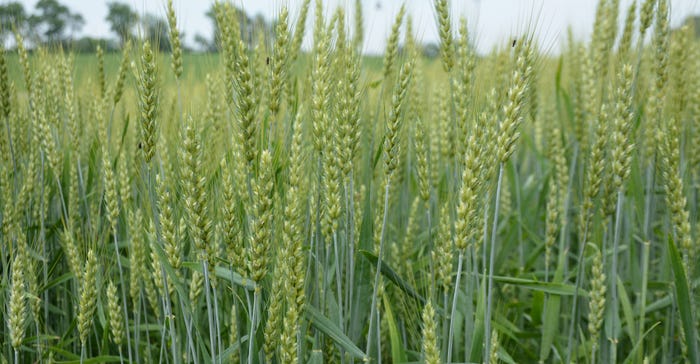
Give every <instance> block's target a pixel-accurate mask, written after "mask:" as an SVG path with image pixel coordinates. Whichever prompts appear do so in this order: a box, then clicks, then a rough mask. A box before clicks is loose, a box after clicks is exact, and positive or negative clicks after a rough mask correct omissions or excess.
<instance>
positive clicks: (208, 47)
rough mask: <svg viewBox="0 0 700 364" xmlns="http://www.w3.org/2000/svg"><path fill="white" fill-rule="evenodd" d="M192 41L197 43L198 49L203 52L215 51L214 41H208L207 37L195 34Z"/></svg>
mask: <svg viewBox="0 0 700 364" xmlns="http://www.w3.org/2000/svg"><path fill="white" fill-rule="evenodd" d="M194 42H195V43H196V44H197V46H198V47H199V49H200V50H202V51H204V52H216V50H217V48H216V42H214V41H210V40H209V39H207V37H205V36H203V35H201V34H196V35H195V36H194Z"/></svg>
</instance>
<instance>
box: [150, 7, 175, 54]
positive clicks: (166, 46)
mask: <svg viewBox="0 0 700 364" xmlns="http://www.w3.org/2000/svg"><path fill="white" fill-rule="evenodd" d="M141 27H142V31H143V34H142V36H143V38H144V39H147V40H149V41H150V42H151V44H153V45H154V46H155V45H157V46H158V49H159V50H160V51H161V52H170V38H169V37H168V22H167V21H165V20H164V19H163V18H161V17H158V16H156V15H153V14H146V15H145V16H144V17H143V18H142V19H141ZM180 38H181V39H182V38H184V34H183V33H180Z"/></svg>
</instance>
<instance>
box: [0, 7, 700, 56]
mask: <svg viewBox="0 0 700 364" xmlns="http://www.w3.org/2000/svg"><path fill="white" fill-rule="evenodd" d="M6 1H7V0H0V2H6ZM59 1H60V2H61V3H63V4H66V5H68V6H69V7H70V8H71V9H72V11H74V12H75V11H77V12H79V13H80V14H82V15H83V18H84V19H85V26H84V27H83V30H82V35H90V36H92V37H114V35H113V34H111V33H110V31H109V24H107V23H106V22H105V16H106V15H107V3H108V2H109V1H108V0H59ZM118 1H119V0H118ZM120 1H122V2H124V3H128V4H130V5H131V6H132V7H133V8H134V9H135V10H137V11H138V12H139V13H141V14H143V13H146V12H149V13H154V14H157V15H160V16H164V14H165V11H164V4H165V1H164V0H120ZM638 1H639V0H638ZM21 2H22V3H23V4H24V6H25V8H26V9H27V10H28V11H30V9H33V7H34V4H35V3H36V2H37V0H21ZM405 2H406V3H407V7H408V10H409V13H410V14H411V16H412V17H413V22H414V28H415V29H416V33H417V36H418V38H419V39H421V40H422V41H423V42H435V41H436V40H437V28H436V25H435V12H434V10H433V1H432V0H407V1H405ZM597 2H598V1H596V0H480V1H479V0H452V1H450V3H451V7H452V12H451V14H453V20H454V21H455V23H456V22H457V18H458V16H465V17H466V19H467V21H468V24H469V30H470V32H472V34H474V35H475V39H476V42H477V47H478V49H479V50H480V51H481V52H485V51H488V50H490V49H491V48H493V47H494V46H495V45H498V44H500V43H499V42H503V43H507V42H508V40H509V38H511V36H512V35H514V34H519V33H521V32H522V31H523V30H524V29H526V28H528V27H532V26H536V27H537V31H536V34H537V37H538V39H539V41H540V43H541V45H542V47H543V48H544V49H548V50H550V51H552V52H557V51H558V50H559V47H560V46H561V44H562V43H563V42H565V41H566V33H567V27H568V26H571V27H572V29H573V31H574V34H575V35H576V36H577V37H578V38H581V37H588V36H589V35H590V32H591V30H592V24H593V21H594V17H595V8H596V3H597ZM174 3H175V8H176V11H177V13H178V14H177V15H178V22H179V25H180V28H181V30H183V31H184V32H185V33H186V40H185V42H187V44H190V45H193V44H194V42H193V39H194V36H195V34H198V33H199V34H202V35H205V36H206V37H209V36H210V34H211V31H212V29H211V24H210V22H209V20H208V18H206V17H205V16H204V13H205V12H206V11H207V10H208V9H209V8H210V7H211V5H212V4H213V0H174ZM234 3H235V4H237V5H238V6H239V7H242V8H244V9H245V10H246V11H247V12H248V14H250V15H256V14H262V15H263V16H265V18H268V19H270V18H273V17H275V15H276V14H277V13H278V12H279V9H280V7H281V6H282V5H283V4H286V5H287V6H288V8H289V10H290V16H291V17H292V19H293V20H294V19H296V17H297V14H298V12H299V8H300V6H301V3H302V0H234ZM312 3H313V1H312ZM354 3H355V1H354V0H324V5H325V10H326V12H327V13H329V11H328V9H335V7H336V6H338V5H342V6H343V7H344V8H346V9H347V11H346V14H348V15H349V16H352V14H353V11H352V8H353V6H354ZM401 3H402V1H399V0H362V4H363V6H364V18H365V46H364V48H365V49H364V51H365V52H367V53H381V52H382V50H383V48H384V42H385V39H386V38H387V36H388V33H389V30H390V28H391V23H392V22H393V19H394V16H395V14H396V12H397V11H398V9H399V7H400V4H401ZM620 3H621V11H620V22H623V21H624V16H625V12H626V9H627V7H628V6H629V5H630V4H631V3H632V0H621V1H620ZM311 8H312V9H311V10H310V12H309V19H308V21H309V22H308V25H307V29H310V27H311V26H312V20H313V5H312V6H311ZM698 13H700V0H671V18H672V19H671V21H672V25H673V26H677V25H678V24H680V23H681V22H682V21H683V19H685V18H686V17H687V16H689V15H692V14H698ZM349 24H354V23H353V22H352V20H351V19H350V20H349ZM310 42H311V39H310V31H308V32H307V38H306V41H305V44H307V45H308V44H310Z"/></svg>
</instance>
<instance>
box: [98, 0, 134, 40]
mask: <svg viewBox="0 0 700 364" xmlns="http://www.w3.org/2000/svg"><path fill="white" fill-rule="evenodd" d="M107 8H108V11H107V17H106V18H105V20H106V21H107V22H108V23H109V24H110V26H109V28H110V29H111V30H112V32H114V33H115V34H116V35H117V37H118V38H119V44H122V45H123V44H124V43H125V42H126V41H127V40H128V39H129V38H131V37H132V35H133V34H132V31H133V29H134V26H135V25H136V23H138V21H139V15H138V14H137V13H136V12H135V11H134V10H132V9H131V7H130V6H129V5H128V4H125V3H120V2H116V1H112V2H109V3H107Z"/></svg>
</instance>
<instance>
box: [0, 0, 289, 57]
mask: <svg viewBox="0 0 700 364" xmlns="http://www.w3.org/2000/svg"><path fill="white" fill-rule="evenodd" d="M236 10H237V14H238V16H239V24H240V26H241V34H253V30H254V29H255V30H256V33H258V32H257V30H260V29H262V30H263V32H262V34H270V35H271V34H273V32H272V30H273V29H274V26H275V23H274V21H271V22H268V21H266V20H265V18H264V17H263V16H262V15H256V16H254V17H251V16H249V15H248V14H246V12H245V11H244V10H242V9H236ZM206 16H207V18H208V19H209V20H210V21H211V23H212V26H213V30H214V31H213V33H212V34H210V35H204V34H196V35H195V37H194V46H195V48H196V49H198V50H201V51H205V52H216V51H217V49H218V46H217V40H216V34H218V29H217V28H218V26H217V23H216V20H215V19H214V8H213V5H212V7H211V8H210V9H209V10H208V11H207V12H206ZM104 20H105V21H106V22H107V23H109V26H110V30H111V35H112V37H109V38H96V37H91V36H79V35H80V32H81V30H82V28H83V26H84V25H85V19H84V18H83V16H82V15H81V14H80V13H79V12H77V11H76V12H73V11H72V10H71V9H70V8H68V7H67V6H66V5H64V4H61V3H60V2H59V0H39V1H38V2H37V3H36V5H35V6H34V8H33V9H25V7H24V5H22V3H20V2H19V1H10V2H6V3H3V4H2V5H0V41H2V42H3V44H4V45H7V44H8V42H10V43H12V44H13V43H14V42H13V41H11V40H12V39H13V38H14V36H13V33H14V32H18V33H19V34H21V35H22V36H23V38H24V39H25V42H27V43H28V44H30V45H33V46H50V47H56V46H61V47H63V48H66V49H71V50H74V51H76V52H93V51H95V49H96V47H97V46H98V45H100V47H102V48H103V49H105V50H107V51H113V50H118V49H120V48H121V47H122V46H123V45H124V44H125V43H126V42H127V41H128V40H130V39H147V40H149V41H150V42H151V44H154V45H157V47H158V48H159V49H160V50H161V51H163V52H169V51H170V49H171V48H170V40H169V37H168V22H167V20H166V19H165V18H164V17H162V16H159V15H157V14H152V13H145V14H139V13H138V12H137V11H135V10H134V9H132V8H131V6H130V5H129V4H127V3H123V2H119V1H111V2H108V3H107V15H106V16H105V18H104ZM181 34H182V35H183V37H182V38H184V33H182V30H181ZM250 38H252V36H251V37H250ZM248 41H249V42H251V43H252V42H253V41H254V40H253V39H249V40H248ZM183 48H184V50H185V51H192V50H193V47H191V46H190V45H188V44H183Z"/></svg>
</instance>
